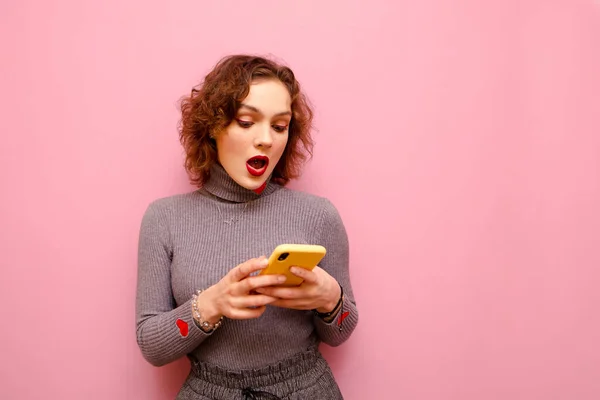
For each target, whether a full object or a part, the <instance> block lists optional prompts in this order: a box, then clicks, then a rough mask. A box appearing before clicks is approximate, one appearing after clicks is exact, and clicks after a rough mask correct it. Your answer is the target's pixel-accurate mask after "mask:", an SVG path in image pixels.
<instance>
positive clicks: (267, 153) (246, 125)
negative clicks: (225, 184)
mask: <svg viewBox="0 0 600 400" xmlns="http://www.w3.org/2000/svg"><path fill="white" fill-rule="evenodd" d="M291 104H292V100H291V97H290V94H289V92H288V90H287V88H286V87H285V86H284V85H283V83H281V82H280V81H278V80H261V81H256V82H254V83H252V84H251V85H250V91H249V93H248V96H247V97H246V98H245V99H244V100H243V101H242V105H241V107H240V109H239V110H238V113H237V115H236V116H235V118H234V120H233V121H232V122H231V124H229V125H228V126H227V127H226V128H225V129H224V130H223V131H222V132H221V133H219V134H218V135H216V138H215V140H216V143H217V155H218V158H219V162H220V163H221V165H222V166H223V168H224V169H225V171H227V173H228V174H229V176H231V178H232V179H233V180H234V181H236V182H237V183H238V184H239V185H240V186H243V187H245V188H246V189H249V190H255V191H260V190H261V189H262V188H264V185H265V183H266V181H267V178H268V177H269V176H270V175H271V173H272V172H273V169H274V168H275V166H276V165H277V163H278V162H279V159H280V158H281V156H282V154H283V151H284V150H285V146H286V144H287V141H288V127H289V125H290V121H291V119H292V108H291Z"/></svg>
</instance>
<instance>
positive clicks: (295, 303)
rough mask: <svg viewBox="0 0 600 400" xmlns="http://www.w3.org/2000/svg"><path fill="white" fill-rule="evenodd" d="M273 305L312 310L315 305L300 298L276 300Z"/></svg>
mask: <svg viewBox="0 0 600 400" xmlns="http://www.w3.org/2000/svg"><path fill="white" fill-rule="evenodd" d="M271 306H274V307H280V308H291V309H294V310H312V309H313V308H314V307H313V306H312V304H310V303H306V302H304V301H298V300H276V301H274V302H272V303H271Z"/></svg>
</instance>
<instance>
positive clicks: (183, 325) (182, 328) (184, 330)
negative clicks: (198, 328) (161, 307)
mask: <svg viewBox="0 0 600 400" xmlns="http://www.w3.org/2000/svg"><path fill="white" fill-rule="evenodd" d="M176 324H177V327H178V328H179V333H180V334H181V336H183V337H187V335H188V333H189V332H190V327H189V326H188V323H187V322H185V321H184V320H182V319H178V320H177V322H176Z"/></svg>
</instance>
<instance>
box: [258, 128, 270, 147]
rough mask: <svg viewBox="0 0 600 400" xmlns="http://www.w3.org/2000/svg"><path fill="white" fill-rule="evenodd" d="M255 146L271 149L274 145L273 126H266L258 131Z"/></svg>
mask: <svg viewBox="0 0 600 400" xmlns="http://www.w3.org/2000/svg"><path fill="white" fill-rule="evenodd" d="M254 145H255V146H256V147H266V148H270V147H271V146H272V145H273V133H272V132H271V126H270V125H269V124H265V126H261V127H260V129H257V133H256V137H255V138H254Z"/></svg>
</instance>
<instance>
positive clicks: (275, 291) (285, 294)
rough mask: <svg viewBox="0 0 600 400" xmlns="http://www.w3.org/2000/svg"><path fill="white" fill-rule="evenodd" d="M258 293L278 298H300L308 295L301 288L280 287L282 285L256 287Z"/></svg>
mask: <svg viewBox="0 0 600 400" xmlns="http://www.w3.org/2000/svg"><path fill="white" fill-rule="evenodd" d="M256 292H257V293H260V294H264V295H267V296H271V297H277V298H278V299H300V298H306V297H308V296H307V294H306V292H305V291H304V290H303V289H301V288H280V287H272V286H271V287H263V288H258V289H256Z"/></svg>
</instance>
